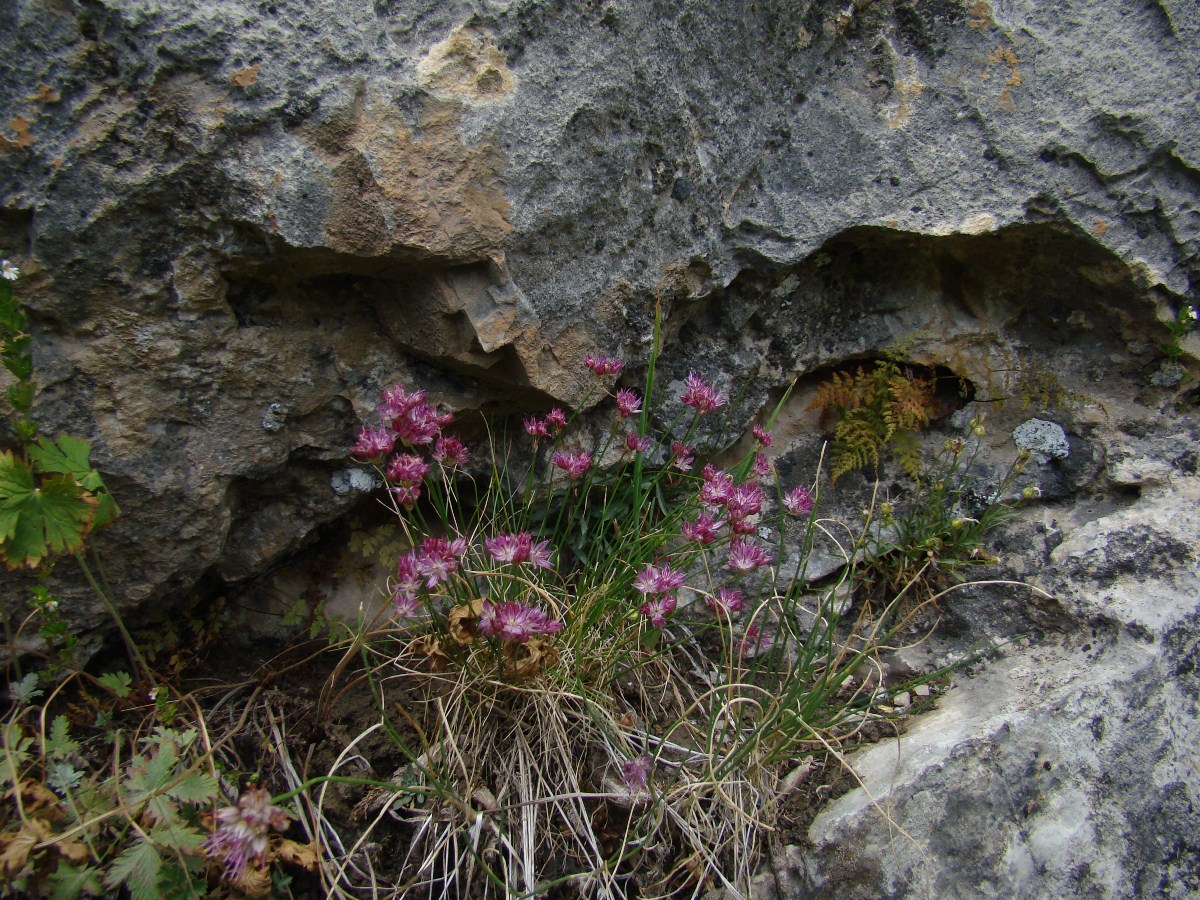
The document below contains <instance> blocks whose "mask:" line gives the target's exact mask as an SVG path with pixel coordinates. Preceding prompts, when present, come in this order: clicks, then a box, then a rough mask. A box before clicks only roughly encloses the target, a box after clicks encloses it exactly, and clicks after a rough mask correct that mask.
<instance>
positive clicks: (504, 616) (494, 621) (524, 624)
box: [479, 601, 563, 644]
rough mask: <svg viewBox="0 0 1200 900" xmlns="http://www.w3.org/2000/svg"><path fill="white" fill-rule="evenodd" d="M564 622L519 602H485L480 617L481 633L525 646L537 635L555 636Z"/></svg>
mask: <svg viewBox="0 0 1200 900" xmlns="http://www.w3.org/2000/svg"><path fill="white" fill-rule="evenodd" d="M562 627H563V626H562V622H559V621H557V620H555V619H552V618H550V616H548V615H547V614H546V612H545V611H544V610H541V609H539V608H538V607H536V606H529V605H527V604H524V603H519V602H515V601H513V602H508V603H492V602H491V601H485V602H484V604H483V611H482V612H481V613H480V616H479V633H480V634H483V635H486V636H488V637H498V638H500V640H502V641H515V642H516V643H518V644H523V643H525V642H526V641H527V640H529V639H530V638H531V637H533V636H534V635H535V634H554V633H555V632H556V631H558V630H560V629H561V628H562Z"/></svg>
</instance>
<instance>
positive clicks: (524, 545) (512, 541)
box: [483, 531, 533, 565]
mask: <svg viewBox="0 0 1200 900" xmlns="http://www.w3.org/2000/svg"><path fill="white" fill-rule="evenodd" d="M483 546H484V547H486V548H487V552H488V553H490V554H491V555H492V559H494V560H495V561H496V562H497V563H498V564H500V565H504V564H506V563H523V562H525V561H526V560H528V559H529V551H530V550H531V549H532V548H533V535H531V534H530V533H529V532H528V531H519V532H517V533H516V534H506V533H504V532H500V534H497V535H495V536H494V537H490V538H484V539H483Z"/></svg>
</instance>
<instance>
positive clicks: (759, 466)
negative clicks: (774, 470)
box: [750, 453, 771, 478]
mask: <svg viewBox="0 0 1200 900" xmlns="http://www.w3.org/2000/svg"><path fill="white" fill-rule="evenodd" d="M750 471H751V472H752V473H753V475H754V477H755V478H766V477H767V476H768V475H770V474H771V463H770V461H768V459H767V457H766V456H765V455H764V454H762V453H755V454H754V464H753V465H752V466H751V468H750Z"/></svg>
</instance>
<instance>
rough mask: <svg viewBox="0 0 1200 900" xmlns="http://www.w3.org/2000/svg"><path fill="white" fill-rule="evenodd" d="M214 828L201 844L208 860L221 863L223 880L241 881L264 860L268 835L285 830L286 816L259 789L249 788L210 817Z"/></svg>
mask: <svg viewBox="0 0 1200 900" xmlns="http://www.w3.org/2000/svg"><path fill="white" fill-rule="evenodd" d="M213 819H214V821H215V822H216V823H217V829H216V831H214V832H213V833H212V834H210V835H209V836H208V839H207V840H206V841H205V842H204V844H203V849H204V852H205V854H206V855H207V856H208V857H209V858H210V859H215V860H223V861H224V863H225V871H224V873H223V877H224V878H225V879H226V880H227V881H237V880H239V879H241V878H242V877H243V876H244V875H245V874H246V870H247V869H248V868H249V867H250V866H251V865H253V866H255V867H256V868H258V867H261V866H262V865H263V863H264V861H265V857H266V853H267V844H268V840H269V832H270V830H271V829H272V828H274V829H276V830H277V831H281V830H283V829H284V828H287V826H288V822H289V821H290V820H289V818H288V814H287V813H285V812H284V811H283V810H282V809H280V808H279V807H278V806H275V805H273V804H272V803H271V795H270V794H268V793H267V792H266V791H265V790H263V789H262V788H251V789H250V790H248V791H246V792H245V793H244V794H242V796H240V797H238V801H237V806H226V807H224V808H223V809H219V810H217V811H216V812H215V813H214V814H213Z"/></svg>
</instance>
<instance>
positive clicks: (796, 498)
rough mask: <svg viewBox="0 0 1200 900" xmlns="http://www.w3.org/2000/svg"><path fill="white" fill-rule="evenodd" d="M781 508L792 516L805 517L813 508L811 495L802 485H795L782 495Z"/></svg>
mask: <svg viewBox="0 0 1200 900" xmlns="http://www.w3.org/2000/svg"><path fill="white" fill-rule="evenodd" d="M783 508H784V509H786V510H787V511H788V512H789V513H791V514H792V515H793V516H807V515H808V514H809V513H810V512H812V508H813V498H812V494H810V493H809V492H808V488H806V487H805V486H804V485H802V484H799V485H796V487H794V488H792V489H791V490H790V491H788V492H787V493H786V494H784V495H783Z"/></svg>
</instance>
